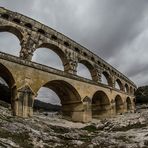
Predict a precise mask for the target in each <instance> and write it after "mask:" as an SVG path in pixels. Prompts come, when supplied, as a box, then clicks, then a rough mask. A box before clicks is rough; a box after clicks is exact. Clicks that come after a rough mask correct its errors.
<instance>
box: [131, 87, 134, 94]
mask: <svg viewBox="0 0 148 148" xmlns="http://www.w3.org/2000/svg"><path fill="white" fill-rule="evenodd" d="M133 93H134V91H133V88H132V86H130V94H131V95H133Z"/></svg>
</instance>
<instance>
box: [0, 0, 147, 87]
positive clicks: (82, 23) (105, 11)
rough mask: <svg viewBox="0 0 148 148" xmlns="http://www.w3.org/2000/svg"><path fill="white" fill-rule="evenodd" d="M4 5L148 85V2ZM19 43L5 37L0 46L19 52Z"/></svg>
mask: <svg viewBox="0 0 148 148" xmlns="http://www.w3.org/2000/svg"><path fill="white" fill-rule="evenodd" d="M0 5H1V6H3V7H6V8H8V9H10V10H12V11H17V12H20V13H22V14H24V15H27V16H29V17H31V18H34V19H36V20H38V21H40V22H42V23H44V24H46V25H48V26H50V27H52V28H54V29H56V30H57V31H59V32H61V33H63V34H65V35H67V36H68V37H70V38H72V39H73V40H75V41H77V42H78V43H80V44H81V45H83V46H85V47H87V48H88V49H89V50H91V51H92V52H94V53H96V54H97V55H98V56H100V57H101V58H103V59H104V60H106V61H107V62H108V63H110V64H111V65H112V66H114V67H115V68H117V69H118V70H119V71H121V72H122V73H123V74H125V75H127V76H128V77H129V78H130V79H131V80H133V81H134V82H135V83H136V84H137V85H138V86H141V85H148V0H24V1H21V0H1V1H0ZM5 38H7V39H9V42H12V44H11V46H10V44H8V40H6V39H5ZM15 39H16V38H14V39H12V38H11V37H10V36H8V34H5V33H1V34H0V45H1V47H2V48H3V49H5V48H7V49H8V48H10V47H11V49H13V48H18V52H19V48H20V47H19V46H18V45H14V44H13V43H14V40H15ZM12 47H13V48H12ZM45 50H46V49H45ZM39 52H41V51H39ZM44 52H45V53H46V52H47V51H44ZM50 54H52V53H50ZM43 56H44V55H42V57H43ZM45 56H46V54H45ZM48 57H49V56H48ZM33 59H37V58H36V56H34V58H33ZM39 59H40V58H39ZM50 59H51V63H52V64H53V65H54V64H55V65H56V64H57V63H56V62H57V60H56V62H55V61H54V59H52V56H50ZM59 62H60V61H59Z"/></svg>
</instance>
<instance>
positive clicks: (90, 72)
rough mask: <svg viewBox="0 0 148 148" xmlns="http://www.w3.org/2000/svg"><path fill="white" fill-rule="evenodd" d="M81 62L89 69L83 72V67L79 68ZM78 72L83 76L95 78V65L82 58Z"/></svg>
mask: <svg viewBox="0 0 148 148" xmlns="http://www.w3.org/2000/svg"><path fill="white" fill-rule="evenodd" d="M79 64H82V65H84V66H85V67H86V68H87V70H85V71H84V72H83V71H82V69H79ZM84 73H86V74H84ZM77 74H78V75H79V76H82V77H85V78H88V79H92V80H93V78H94V67H93V65H92V64H90V63H89V62H88V61H86V60H80V61H79V63H78V67H77Z"/></svg>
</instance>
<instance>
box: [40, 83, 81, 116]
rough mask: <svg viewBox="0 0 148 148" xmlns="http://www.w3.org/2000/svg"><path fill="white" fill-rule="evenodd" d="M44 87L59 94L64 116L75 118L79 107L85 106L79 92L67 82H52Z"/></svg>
mask: <svg viewBox="0 0 148 148" xmlns="http://www.w3.org/2000/svg"><path fill="white" fill-rule="evenodd" d="M42 87H47V88H49V89H51V90H53V91H54V92H55V93H56V94H57V96H58V97H59V98H60V100H61V105H62V113H63V115H64V116H69V117H71V118H73V116H74V114H75V112H76V110H77V109H78V106H79V105H80V106H81V105H82V104H83V103H82V101H81V97H80V95H79V93H78V91H77V90H76V89H75V88H74V87H73V86H72V85H71V84H69V83H68V82H66V81H63V80H52V81H49V82H47V83H45V84H44V85H43V86H42Z"/></svg>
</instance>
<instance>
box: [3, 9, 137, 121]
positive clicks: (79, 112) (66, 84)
mask: <svg viewBox="0 0 148 148" xmlns="http://www.w3.org/2000/svg"><path fill="white" fill-rule="evenodd" d="M5 31H6V32H10V33H13V34H14V35H16V36H17V37H18V39H19V40H20V45H21V49H20V57H15V56H12V55H9V54H5V53H2V52H0V76H1V77H2V78H3V79H4V80H5V81H6V82H7V84H8V85H9V87H10V88H11V102H12V109H13V113H14V115H18V116H22V117H28V116H31V115H32V114H33V110H32V106H33V102H34V98H35V96H37V92H38V90H39V89H40V88H41V87H42V86H44V87H48V88H50V89H52V90H53V91H54V92H55V93H56V94H57V95H58V96H59V98H60V99H61V104H62V111H63V114H64V115H68V116H70V117H71V118H72V120H73V121H82V122H88V121H91V119H92V117H104V116H106V117H107V116H112V115H115V114H117V113H122V112H126V111H128V110H131V111H133V110H134V108H135V106H134V92H135V90H136V85H135V84H134V83H133V82H132V81H131V80H129V79H128V78H127V77H126V76H124V75H123V74H122V73H120V72H119V71H118V70H116V69H115V68H114V67H112V66H111V65H109V64H108V63H107V62H105V61H104V60H102V59H101V58H100V57H98V56H97V55H95V54H94V53H92V52H91V51H89V50H88V49H86V48H84V47H83V46H81V45H79V44H78V43H76V42H75V41H73V40H71V39H69V38H68V37H66V36H64V35H63V34H61V33H59V32H57V31H55V30H53V29H51V28H49V27H48V26H45V25H43V24H41V23H39V22H37V21H35V20H33V19H31V18H28V17H26V16H24V15H22V14H19V13H16V12H12V11H10V10H7V9H5V8H2V7H1V8H0V32H5ZM40 47H46V48H49V49H51V50H53V51H54V52H55V53H56V54H57V55H58V56H59V57H60V58H61V61H62V63H63V66H64V71H60V70H56V69H53V68H51V67H47V66H44V65H41V64H38V63H35V62H32V61H31V59H32V56H33V54H34V52H35V50H36V49H38V48H40ZM78 63H82V64H84V65H85V66H86V67H87V68H88V69H89V71H90V73H91V77H92V80H88V79H86V78H82V77H80V76H77V65H78ZM102 74H103V75H104V76H105V77H106V79H107V82H108V85H105V84H102V83H101V75H102ZM116 83H117V84H118V85H119V88H120V89H116V88H115V84H116Z"/></svg>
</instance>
